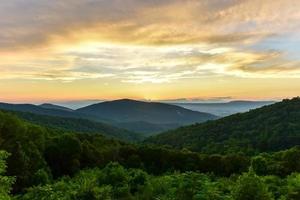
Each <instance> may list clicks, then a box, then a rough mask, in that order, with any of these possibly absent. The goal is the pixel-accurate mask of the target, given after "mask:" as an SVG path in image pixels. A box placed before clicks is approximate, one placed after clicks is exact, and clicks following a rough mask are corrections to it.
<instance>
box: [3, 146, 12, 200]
mask: <svg viewBox="0 0 300 200" xmlns="http://www.w3.org/2000/svg"><path fill="white" fill-rule="evenodd" d="M8 156H9V154H8V153H7V152H5V151H0V200H9V199H11V198H10V195H9V193H10V191H11V189H12V184H13V183H14V181H15V179H14V178H13V177H8V176H4V175H3V174H4V173H5V172H6V167H7V166H6V161H5V160H6V159H7V157H8Z"/></svg>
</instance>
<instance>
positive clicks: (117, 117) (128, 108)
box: [76, 99, 217, 125]
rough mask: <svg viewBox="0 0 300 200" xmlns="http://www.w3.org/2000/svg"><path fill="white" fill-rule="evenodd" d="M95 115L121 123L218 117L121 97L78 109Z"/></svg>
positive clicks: (183, 121) (186, 121) (180, 122)
mask: <svg viewBox="0 0 300 200" xmlns="http://www.w3.org/2000/svg"><path fill="white" fill-rule="evenodd" d="M76 111H77V112H79V113H82V114H86V115H91V116H94V117H100V118H107V119H110V120H113V121H115V122H119V123H128V122H139V121H143V122H148V123H154V124H172V123H174V124H175V123H178V124H180V125H183V124H192V123H196V122H203V121H207V120H212V119H216V118H217V117H216V116H214V115H212V114H208V113H203V112H196V111H191V110H188V109H185V108H182V107H179V106H175V105H169V104H164V103H153V102H143V101H136V100H130V99H121V100H115V101H108V102H103V103H98V104H93V105H90V106H87V107H84V108H80V109H78V110H76Z"/></svg>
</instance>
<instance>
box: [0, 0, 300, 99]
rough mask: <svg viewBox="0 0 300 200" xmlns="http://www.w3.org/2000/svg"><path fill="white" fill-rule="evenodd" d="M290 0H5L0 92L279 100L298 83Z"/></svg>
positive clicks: (299, 63) (6, 95)
mask: <svg viewBox="0 0 300 200" xmlns="http://www.w3.org/2000/svg"><path fill="white" fill-rule="evenodd" d="M299 8H300V1H298V0H265V1H259V0H228V1H222V0H203V1H197V0H186V1H179V0H172V1H171V0H160V1H158V0H88V1H80V0H63V1H55V2H54V1H46V0H39V1H36V0H27V1H23V0H11V1H5V2H2V3H1V5H0V28H1V32H0V57H1V60H0V92H1V98H0V101H11V102H29V101H51V100H80V99H117V98H135V99H152V100H158V99H176V98H216V97H230V98H232V99H281V98H287V97H293V96H298V95H299V91H300V56H299V51H300V48H299V44H300V36H299V35H300V12H299Z"/></svg>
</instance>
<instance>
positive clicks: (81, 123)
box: [6, 111, 143, 142]
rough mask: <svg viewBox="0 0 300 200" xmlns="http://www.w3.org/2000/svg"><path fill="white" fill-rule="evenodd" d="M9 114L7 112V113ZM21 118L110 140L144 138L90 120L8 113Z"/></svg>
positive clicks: (134, 140) (138, 139)
mask: <svg viewBox="0 0 300 200" xmlns="http://www.w3.org/2000/svg"><path fill="white" fill-rule="evenodd" d="M6 112H7V111H6ZM8 112H10V113H13V114H14V115H16V116H18V117H19V118H21V119H23V120H25V121H28V122H31V123H33V124H37V125H40V126H45V127H49V128H55V129H59V130H62V131H71V132H76V133H90V134H101V135H103V136H106V137H108V138H115V139H119V140H122V141H130V142H136V141H141V140H142V139H143V136H142V135H141V134H139V133H135V132H132V131H128V130H125V129H121V128H117V127H114V126H112V125H109V124H105V123H101V122H95V121H92V120H88V119H80V118H66V117H55V116H48V115H37V114H33V113H29V112H16V111H13V112H12V111H8Z"/></svg>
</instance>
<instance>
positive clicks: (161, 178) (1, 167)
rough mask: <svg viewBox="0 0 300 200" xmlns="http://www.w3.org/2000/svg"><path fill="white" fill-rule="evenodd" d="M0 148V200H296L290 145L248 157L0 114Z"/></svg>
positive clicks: (299, 153) (298, 185)
mask: <svg viewBox="0 0 300 200" xmlns="http://www.w3.org/2000/svg"><path fill="white" fill-rule="evenodd" d="M288 103H293V102H289V101H288ZM276 106H278V105H276ZM263 109H267V108H263ZM248 115H249V114H248ZM208 123H211V122H208ZM0 147H1V153H0V160H1V161H0V174H1V176H0V182H1V184H0V199H20V200H21V199H50V200H51V199H53V200H54V199H63V200H64V199H66V200H71V199H89V200H90V199H95V200H96V199H178V200H185V199H186V200H189V199H199V200H202V199H203V200H206V199H207V200H214V199H226V200H227V199H228V200H229V199H236V200H239V199H240V200H248V199H249V200H260V199H261V200H264V199H274V200H275V199H280V200H284V199H286V200H292V199H295V200H298V199H300V160H299V157H300V147H299V146H296V145H295V146H293V147H290V148H286V149H282V150H280V151H272V149H270V150H269V151H256V152H255V153H253V154H249V152H247V151H243V149H240V150H239V151H236V152H233V151H230V152H228V153H226V154H224V152H223V151H220V152H219V153H207V152H193V151H191V150H189V149H188V148H182V149H174V148H172V147H171V146H168V145H164V146H159V145H155V144H147V143H129V142H124V141H120V140H117V139H113V138H107V137H105V136H102V135H100V134H95V133H76V132H75V131H66V130H63V129H53V128H50V127H43V126H40V125H36V124H32V123H29V122H27V121H24V120H22V119H20V118H18V117H17V116H16V115H15V114H14V113H10V112H0ZM233 148H235V146H233Z"/></svg>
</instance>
